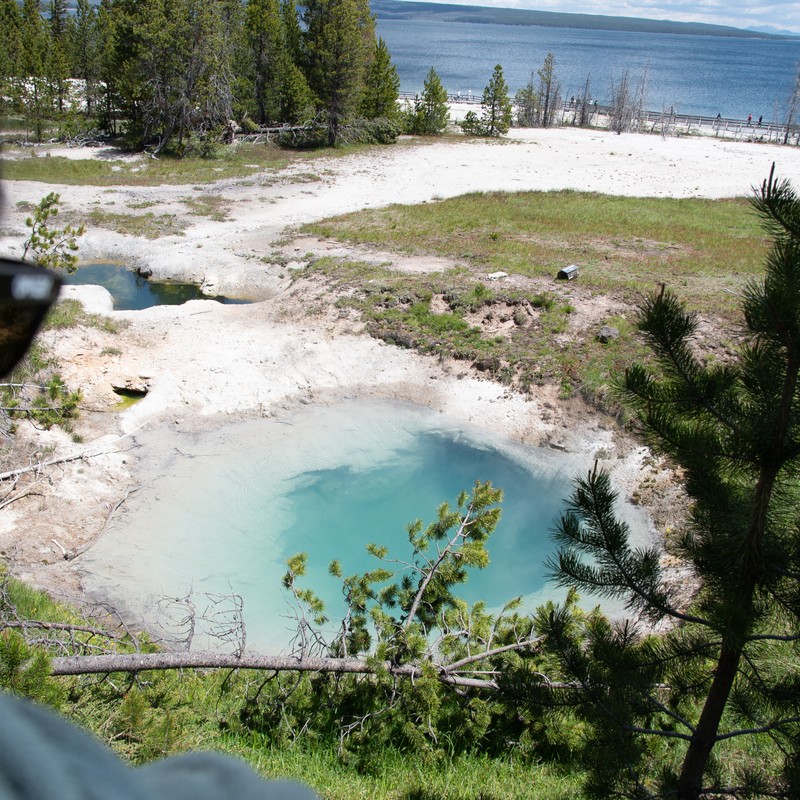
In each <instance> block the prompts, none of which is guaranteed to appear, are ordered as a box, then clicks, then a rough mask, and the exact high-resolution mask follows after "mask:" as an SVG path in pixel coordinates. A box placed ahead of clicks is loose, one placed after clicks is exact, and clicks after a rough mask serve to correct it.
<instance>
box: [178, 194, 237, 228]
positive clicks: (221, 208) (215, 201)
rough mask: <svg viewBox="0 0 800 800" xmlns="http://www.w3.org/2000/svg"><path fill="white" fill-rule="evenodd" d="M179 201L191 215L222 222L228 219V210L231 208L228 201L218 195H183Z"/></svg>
mask: <svg viewBox="0 0 800 800" xmlns="http://www.w3.org/2000/svg"><path fill="white" fill-rule="evenodd" d="M181 202H182V203H183V204H184V205H185V206H186V207H187V208H188V209H189V213H190V214H192V215H193V216H197V217H208V218H209V219H212V220H214V221H215V222H224V221H225V220H226V219H228V212H229V211H230V208H231V204H230V202H229V201H228V200H226V199H225V198H224V197H220V196H219V195H203V196H201V197H184V198H183V200H182V201H181Z"/></svg>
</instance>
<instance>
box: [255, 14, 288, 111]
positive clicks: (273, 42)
mask: <svg viewBox="0 0 800 800" xmlns="http://www.w3.org/2000/svg"><path fill="white" fill-rule="evenodd" d="M245 28H246V35H247V41H248V44H249V51H250V52H249V67H250V69H249V70H248V71H249V74H250V81H251V86H252V89H251V91H252V99H253V104H254V107H253V110H254V112H255V114H254V116H255V118H256V119H257V120H258V122H259V124H261V125H266V124H267V123H271V122H276V121H277V120H278V117H279V114H280V107H281V102H280V100H281V98H280V94H281V91H280V87H281V83H282V81H283V76H284V74H285V73H286V70H287V67H288V60H289V59H288V54H287V52H286V49H285V44H284V36H283V30H282V19H281V9H280V5H279V3H278V0H247V6H246V11H245Z"/></svg>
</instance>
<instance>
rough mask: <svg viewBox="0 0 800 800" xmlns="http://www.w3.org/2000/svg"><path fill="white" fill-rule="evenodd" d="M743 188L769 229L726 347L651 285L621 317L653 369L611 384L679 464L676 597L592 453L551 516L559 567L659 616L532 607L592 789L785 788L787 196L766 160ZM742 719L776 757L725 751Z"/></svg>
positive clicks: (799, 612) (795, 709)
mask: <svg viewBox="0 0 800 800" xmlns="http://www.w3.org/2000/svg"><path fill="white" fill-rule="evenodd" d="M773 170H774V168H773ZM752 203H753V206H754V208H755V210H756V211H757V213H758V214H759V215H760V216H761V218H762V220H763V223H764V227H765V228H766V230H767V231H768V232H769V233H770V234H771V235H772V237H773V246H772V249H771V251H770V253H769V255H768V257H767V263H766V276H765V278H764V279H763V280H762V281H754V282H753V283H752V284H751V285H749V286H748V287H747V288H746V290H745V292H744V300H743V317H744V331H745V342H744V344H743V345H742V347H741V348H740V351H739V354H738V357H737V358H736V359H735V360H732V361H731V362H730V363H714V362H712V363H706V362H704V361H703V360H702V359H701V358H699V357H698V355H697V352H696V349H695V347H694V346H693V341H692V340H693V337H694V336H695V333H696V332H697V329H698V318H697V316H696V315H695V314H692V313H689V312H687V311H686V310H685V309H684V307H683V306H682V304H681V303H680V302H678V300H677V299H676V298H675V296H674V295H672V294H671V293H670V292H668V291H665V290H664V289H663V288H662V290H661V291H660V292H657V293H656V294H654V295H653V296H652V297H650V299H649V300H648V301H647V302H646V303H645V304H644V306H643V308H642V310H641V316H640V320H639V328H640V330H641V331H642V333H643V334H644V336H645V338H646V340H647V341H648V343H649V345H650V347H651V348H652V350H653V351H654V353H655V355H656V356H657V359H658V365H659V369H658V371H657V372H654V371H651V370H650V369H648V368H645V367H644V366H641V365H636V366H633V367H630V368H629V369H628V370H627V372H626V375H625V380H624V387H623V388H624V396H625V397H626V398H627V401H628V403H629V404H630V406H631V407H632V408H633V409H634V410H635V411H636V414H637V418H638V420H639V423H640V425H641V426H642V429H643V431H644V433H645V435H646V437H647V441H648V442H649V443H650V444H651V446H652V447H653V448H655V449H657V450H658V451H660V452H662V453H665V454H666V455H667V456H669V457H670V458H671V459H673V461H674V462H675V464H677V465H678V467H679V468H680V470H681V471H682V474H683V475H684V476H685V486H686V491H687V493H688V495H689V496H690V498H691V499H692V502H693V505H692V510H691V519H690V522H689V524H688V526H687V528H686V530H685V531H683V533H682V535H681V536H680V537H679V539H678V543H677V547H678V553H679V555H680V556H682V557H683V559H685V561H686V563H687V564H689V565H690V566H691V567H692V568H693V570H694V572H695V575H696V579H697V582H698V584H699V590H698V593H697V595H696V597H695V598H694V600H693V601H692V602H691V604H690V605H689V606H688V607H686V608H683V607H681V605H679V601H678V600H677V599H676V597H675V596H674V587H673V586H671V585H670V583H669V582H668V581H667V580H666V578H665V575H664V573H663V571H662V566H661V561H660V557H659V556H660V554H659V552H658V550H657V549H656V548H646V549H634V548H633V547H631V545H630V544H629V542H628V529H627V526H626V525H625V524H623V523H621V522H620V521H619V519H618V518H617V517H616V515H615V512H614V500H615V493H614V492H613V491H612V490H611V487H610V481H609V477H608V475H607V474H606V473H604V472H602V471H601V470H598V469H594V470H593V471H592V472H591V473H590V474H589V476H588V477H587V478H585V479H583V480H580V481H578V483H577V488H576V491H575V493H574V495H573V497H572V503H571V510H570V511H569V512H568V513H567V514H566V515H564V516H563V517H562V519H561V520H560V522H559V525H558V530H557V534H556V536H557V541H558V542H559V544H560V551H559V553H558V557H557V559H556V560H555V561H554V562H553V563H552V564H551V567H552V568H553V570H554V572H555V574H556V575H557V578H558V580H559V581H560V583H562V584H564V585H574V586H577V587H578V588H579V589H586V590H589V591H592V592H594V593H600V594H601V595H603V596H608V597H617V598H622V599H624V600H625V601H626V603H627V606H628V608H629V609H631V610H633V611H637V612H639V613H640V614H641V615H643V616H644V617H646V618H648V619H649V620H650V621H651V622H652V623H658V622H662V621H664V620H669V621H670V622H671V625H672V627H671V628H670V629H669V632H668V633H666V634H663V635H661V636H654V635H651V636H646V637H642V636H640V635H637V633H636V631H635V628H634V627H633V626H631V625H630V624H625V625H618V626H613V625H611V624H610V623H608V621H606V620H605V619H604V618H602V617H600V616H599V615H597V614H592V615H589V616H588V617H586V616H584V617H581V616H580V615H578V614H576V613H575V612H574V609H570V608H562V609H554V608H550V609H549V611H545V612H542V614H541V615H540V627H541V630H542V632H543V633H545V634H546V640H547V642H548V643H549V646H550V648H551V649H552V651H553V652H554V653H557V654H558V656H559V658H560V660H561V664H562V667H563V669H564V673H565V675H566V676H568V677H569V678H570V679H572V680H574V681H576V683H575V686H578V685H580V687H581V689H580V690H577V689H576V690H563V689H562V690H561V698H560V702H574V703H576V704H577V705H578V706H579V707H581V708H583V711H584V714H585V717H586V719H587V720H588V721H589V722H590V724H591V725H592V726H593V730H594V740H593V742H592V743H591V745H590V747H589V750H590V752H591V754H592V755H591V758H592V759H593V763H591V764H590V766H591V768H592V770H591V772H592V774H591V781H590V783H591V787H590V788H591V790H592V792H591V793H592V794H593V795H594V796H603V797H607V796H612V795H614V796H620V795H624V796H631V797H645V796H667V795H664V794H660V792H668V793H669V796H674V797H677V798H679V799H680V800H698V799H699V798H700V797H704V796H707V795H709V794H713V795H715V796H717V795H720V796H721V795H725V796H736V797H739V796H760V795H762V794H769V796H772V797H797V796H800V772H799V771H798V768H797V764H798V763H800V737H798V732H799V729H798V724H799V723H800V678H799V677H798V671H797V664H798V662H799V661H800V658H799V657H800V529H799V528H798V523H797V520H798V518H800V487H799V486H798V480H797V479H798V474H800V196H798V195H797V193H796V192H795V190H794V189H793V188H792V187H791V186H790V184H789V183H788V182H786V181H778V180H776V179H775V178H774V177H773V174H772V173H771V174H770V177H769V178H768V179H767V180H766V181H765V182H764V183H763V185H762V187H761V188H760V190H759V191H758V192H757V193H756V195H755V196H754V198H753V200H752ZM565 694H566V695H567V697H568V698H571V699H567V698H565V696H564V695H565ZM759 735H761V736H768V737H769V738H770V739H771V740H772V741H773V742H774V744H775V746H774V747H773V749H772V751H771V752H772V754H773V756H774V757H775V758H776V759H778V763H768V762H763V763H762V761H761V759H763V758H764V757H765V756H764V755H763V753H762V755H760V756H757V757H756V761H755V762H754V763H748V762H747V759H746V757H745V755H746V753H747V748H745V747H744V746H742V745H739V746H738V747H736V748H735V750H734V754H735V755H734V758H733V760H732V763H725V759H724V756H723V753H720V752H719V750H720V747H721V746H722V744H723V743H726V744H728V743H729V741H730V740H736V739H737V737H748V736H750V737H756V738H757V737H758V736H759ZM650 736H656V737H661V738H662V741H663V742H664V744H663V745H662V748H661V754H662V755H661V757H662V759H663V760H662V762H661V763H658V764H653V763H648V762H647V752H648V751H647V746H646V744H645V741H644V740H645V739H647V738H648V737H650ZM668 743H672V745H673V752H672V757H674V758H675V759H676V764H677V766H675V767H673V766H672V765H671V764H670V762H669V760H668V757H669V753H668V751H666V750H665V747H666V745H667V744H668ZM677 747H680V748H681V749H680V750H679V751H677V752H676V751H675V749H674V748H677ZM756 752H758V751H756ZM780 759H782V764H781V763H780ZM735 787H738V788H735ZM651 792H655V795H653V794H650V793H651Z"/></svg>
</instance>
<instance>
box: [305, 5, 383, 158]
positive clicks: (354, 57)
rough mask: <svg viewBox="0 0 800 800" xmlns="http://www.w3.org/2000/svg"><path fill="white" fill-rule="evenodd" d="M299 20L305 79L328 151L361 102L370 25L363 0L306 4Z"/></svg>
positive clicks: (371, 49) (371, 38) (372, 26)
mask: <svg viewBox="0 0 800 800" xmlns="http://www.w3.org/2000/svg"><path fill="white" fill-rule="evenodd" d="M304 19H305V23H306V29H305V32H304V34H303V52H304V63H305V74H306V77H307V78H308V83H309V86H310V87H311V89H312V91H313V92H314V94H315V95H316V98H317V106H318V108H319V110H320V111H323V112H324V113H325V116H326V127H327V141H328V145H330V146H333V145H335V144H336V143H337V141H338V140H339V138H340V135H341V128H342V126H343V125H344V124H345V123H346V122H347V121H348V120H349V119H351V118H352V117H353V116H354V115H355V113H356V111H357V110H358V107H359V104H360V102H361V97H362V94H363V91H364V82H365V80H366V76H367V71H368V69H369V66H370V62H371V59H372V56H373V53H374V50H375V21H374V19H373V18H372V15H371V14H370V10H369V1H368V0H308V2H306V4H305V17H304Z"/></svg>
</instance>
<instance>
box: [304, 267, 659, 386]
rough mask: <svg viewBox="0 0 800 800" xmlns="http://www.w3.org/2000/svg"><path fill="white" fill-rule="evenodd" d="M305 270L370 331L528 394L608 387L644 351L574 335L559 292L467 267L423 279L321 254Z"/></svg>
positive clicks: (629, 342)
mask: <svg viewBox="0 0 800 800" xmlns="http://www.w3.org/2000/svg"><path fill="white" fill-rule="evenodd" d="M303 272H304V273H305V274H309V273H310V274H316V275H318V276H320V277H323V278H324V279H325V280H327V281H328V282H329V283H330V284H331V285H332V288H333V289H334V290H335V291H336V292H337V293H338V294H339V299H338V300H337V305H338V306H339V307H340V308H342V309H355V310H357V311H358V312H359V313H360V314H361V316H362V318H363V319H364V321H365V322H366V326H367V330H368V331H369V332H370V334H371V335H372V336H374V337H376V338H379V339H382V340H383V341H385V342H389V343H391V344H395V345H397V346H399V347H405V348H410V349H414V350H417V351H419V352H422V353H427V354H432V355H438V356H439V357H440V358H454V359H457V360H461V361H468V362H470V363H471V365H472V366H474V367H475V368H476V369H477V370H478V371H479V372H481V373H483V374H485V375H487V376H489V377H492V378H494V379H495V380H498V381H500V382H502V383H506V384H508V385H511V386H514V387H515V388H518V389H520V390H522V391H524V392H530V391H532V389H533V387H534V386H537V385H541V384H544V383H546V382H553V381H554V382H556V383H559V384H560V385H561V386H562V387H563V391H564V392H565V393H569V394H571V393H573V392H575V391H578V390H579V389H581V390H583V391H585V392H586V393H587V394H588V395H590V396H591V395H592V394H593V393H594V392H595V391H598V390H600V389H601V388H602V387H606V388H607V386H608V384H609V383H610V380H611V377H610V376H611V374H612V372H611V371H612V369H613V368H615V367H616V366H617V365H619V364H621V363H627V362H626V359H627V360H628V361H629V360H630V359H632V358H635V357H636V358H638V357H642V356H643V354H644V350H643V348H642V346H641V345H640V344H639V343H638V341H637V340H636V339H634V338H633V337H632V336H630V335H628V336H624V337H623V336H620V337H619V338H618V339H616V340H614V341H612V342H609V343H608V344H601V343H600V342H598V341H596V339H595V338H594V336H593V335H583V336H577V335H576V336H570V335H569V332H570V327H571V320H572V313H573V312H574V308H573V307H572V305H571V304H570V303H569V302H565V301H564V300H563V299H562V298H560V297H558V295H557V294H556V293H554V292H540V291H534V290H531V291H524V290H518V289H507V288H505V287H503V286H502V285H498V286H496V287H493V288H489V287H487V286H486V285H484V284H483V283H481V282H476V281H475V279H474V277H473V276H472V274H471V273H470V272H469V271H468V270H458V269H456V270H450V271H448V272H446V273H441V274H435V275H425V276H420V275H412V274H403V273H396V272H392V271H391V270H389V269H388V268H386V267H380V266H375V265H372V264H366V263H364V262H358V261H343V260H339V259H333V258H321V259H318V260H317V261H314V262H312V264H311V265H310V266H309V267H308V268H307V269H306V270H305V271H303ZM299 274H302V272H298V273H295V277H297V275H299Z"/></svg>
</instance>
